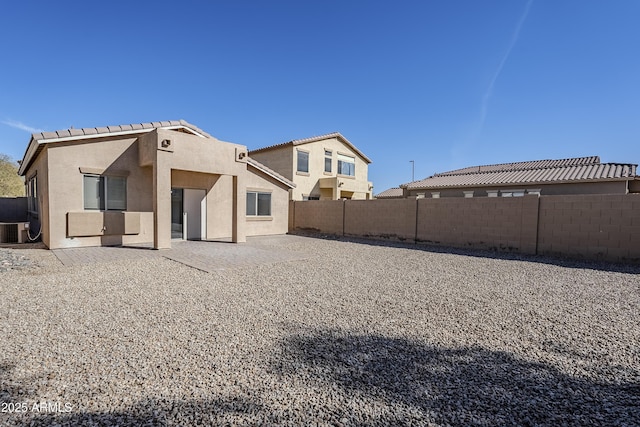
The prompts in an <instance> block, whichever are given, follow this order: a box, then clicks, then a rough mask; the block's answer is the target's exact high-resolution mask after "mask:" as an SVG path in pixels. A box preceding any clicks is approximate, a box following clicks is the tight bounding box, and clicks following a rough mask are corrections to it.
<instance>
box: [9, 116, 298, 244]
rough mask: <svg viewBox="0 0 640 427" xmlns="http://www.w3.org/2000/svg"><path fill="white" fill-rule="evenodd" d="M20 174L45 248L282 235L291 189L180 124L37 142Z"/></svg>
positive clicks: (78, 132)
mask: <svg viewBox="0 0 640 427" xmlns="http://www.w3.org/2000/svg"><path fill="white" fill-rule="evenodd" d="M19 174H20V175H22V176H24V177H25V183H26V188H27V196H28V206H29V208H28V209H29V215H30V222H31V232H32V233H33V234H36V233H38V232H40V233H41V235H42V241H43V242H44V244H45V245H46V246H47V247H49V248H51V249H56V248H66V247H76V246H101V245H130V244H141V243H152V244H153V247H154V248H157V249H162V248H169V247H171V241H172V239H202V240H206V239H231V240H232V241H233V242H243V241H245V237H246V236H252V235H265V234H284V233H286V232H287V227H288V204H289V190H290V189H292V188H294V187H295V185H294V184H293V183H292V182H291V181H290V180H288V179H286V178H284V177H283V176H281V175H280V174H278V173H277V172H275V171H273V170H271V169H269V168H268V167H266V166H264V165H262V164H261V163H259V162H257V161H256V160H254V159H251V158H249V157H248V156H247V148H246V147H245V146H243V145H239V144H232V143H229V142H223V141H220V140H218V139H216V138H214V137H212V136H211V135H209V134H208V133H206V132H204V131H203V130H201V129H199V128H197V127H196V126H193V125H192V124H190V123H187V122H185V121H183V120H180V121H168V122H153V123H138V124H130V125H121V126H108V127H97V128H83V129H66V130H62V131H56V132H42V133H37V134H34V135H32V137H31V140H30V141H29V145H28V147H27V150H26V152H25V155H24V157H23V159H22V161H21V164H20V169H19Z"/></svg>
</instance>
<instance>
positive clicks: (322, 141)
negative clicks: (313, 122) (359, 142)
mask: <svg viewBox="0 0 640 427" xmlns="http://www.w3.org/2000/svg"><path fill="white" fill-rule="evenodd" d="M249 155H250V156H251V158H252V159H255V160H257V161H259V162H260V163H262V164H264V165H266V166H267V167H269V168H271V169H273V170H275V171H276V172H278V173H279V174H281V175H282V176H284V177H285V178H287V179H289V180H290V181H292V182H293V183H294V184H295V185H296V186H295V188H292V189H291V191H290V194H291V200H339V199H363V200H364V199H371V198H372V197H371V196H372V190H373V184H372V183H371V182H369V179H368V173H369V172H368V166H369V163H371V160H370V159H369V158H368V157H367V156H366V155H364V153H362V152H361V151H360V150H358V149H357V148H356V147H355V146H354V145H353V144H352V143H351V142H349V140H347V138H345V137H344V136H342V135H341V134H340V133H338V132H335V133H330V134H327V135H321V136H314V137H312V138H305V139H296V140H293V141H289V142H285V143H282V144H277V145H272V146H269V147H264V148H259V149H257V150H251V151H250V152H249Z"/></svg>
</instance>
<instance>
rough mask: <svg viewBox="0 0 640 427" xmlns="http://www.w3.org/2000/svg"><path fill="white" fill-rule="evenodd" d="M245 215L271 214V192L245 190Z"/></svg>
mask: <svg viewBox="0 0 640 427" xmlns="http://www.w3.org/2000/svg"><path fill="white" fill-rule="evenodd" d="M247 216H271V193H265V192H260V191H247Z"/></svg>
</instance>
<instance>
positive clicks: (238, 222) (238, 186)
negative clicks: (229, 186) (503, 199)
mask: <svg viewBox="0 0 640 427" xmlns="http://www.w3.org/2000/svg"><path fill="white" fill-rule="evenodd" d="M246 209H247V192H246V188H245V184H244V177H243V176H234V177H233V226H232V231H231V241H232V242H233V243H243V242H246V241H247V237H246V230H245V227H246V222H247V219H246V214H247V212H246Z"/></svg>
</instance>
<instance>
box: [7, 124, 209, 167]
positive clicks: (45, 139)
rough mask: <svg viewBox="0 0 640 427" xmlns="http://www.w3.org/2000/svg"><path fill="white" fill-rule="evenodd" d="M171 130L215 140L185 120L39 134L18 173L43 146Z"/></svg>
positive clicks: (33, 135)
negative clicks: (154, 130) (160, 129)
mask: <svg viewBox="0 0 640 427" xmlns="http://www.w3.org/2000/svg"><path fill="white" fill-rule="evenodd" d="M158 128H162V129H173V130H177V131H181V132H185V133H190V134H192V135H196V136H199V137H202V138H211V139H215V138H214V137H213V136H211V135H209V134H208V133H207V132H205V131H203V130H202V129H200V128H198V127H197V126H194V125H192V124H191V123H189V122H187V121H185V120H169V121H164V122H148V123H133V124H129V125H117V126H105V127H95V128H81V129H73V128H72V129H64V130H58V131H54V132H39V133H34V134H32V135H31V140H30V141H29V145H28V146H27V150H26V151H25V153H24V157H23V158H22V161H21V162H20V169H19V170H18V173H19V174H20V175H24V173H25V172H26V170H27V168H28V167H29V165H30V163H31V161H32V160H33V159H35V158H36V156H37V154H38V153H40V151H41V150H42V145H43V144H48V143H53V142H62V141H76V140H82V139H89V138H97V137H101V136H114V135H126V134H135V133H146V132H150V131H152V130H153V129H158Z"/></svg>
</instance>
